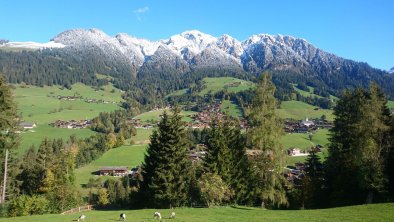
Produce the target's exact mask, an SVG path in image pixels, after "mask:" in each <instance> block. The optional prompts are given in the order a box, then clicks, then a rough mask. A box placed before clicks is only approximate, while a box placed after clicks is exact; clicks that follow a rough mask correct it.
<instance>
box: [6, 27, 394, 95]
mask: <svg viewBox="0 0 394 222" xmlns="http://www.w3.org/2000/svg"><path fill="white" fill-rule="evenodd" d="M2 48H3V49H9V48H20V49H21V48H22V49H23V48H26V49H39V50H35V51H34V50H33V52H29V53H36V54H40V53H41V54H42V55H45V56H43V57H44V58H41V60H45V59H48V58H46V56H52V57H53V56H54V54H56V56H57V57H60V58H63V59H65V58H66V57H72V61H83V62H84V65H83V66H89V68H87V69H86V70H87V71H89V72H96V73H105V74H109V75H111V76H113V77H115V78H123V80H127V81H133V79H135V81H137V82H138V80H140V81H142V82H144V79H145V80H147V79H149V80H151V79H152V78H155V76H156V79H155V81H154V82H157V81H160V80H176V79H179V78H181V77H182V78H183V77H185V76H190V75H193V73H196V72H201V70H204V72H205V73H209V72H218V71H219V72H220V73H222V74H223V73H226V74H223V75H234V73H237V74H240V73H242V75H245V76H248V75H249V76H255V75H258V74H259V73H261V72H263V71H267V70H268V71H271V72H273V74H276V75H277V76H278V78H279V77H280V78H286V79H287V80H288V81H292V82H305V83H307V84H309V85H319V86H321V88H322V89H327V90H329V91H330V93H334V94H335V93H336V94H338V93H339V90H342V89H344V88H348V87H357V86H362V87H365V86H367V85H368V84H369V82H370V81H375V82H377V83H378V84H380V85H381V86H382V88H383V89H384V90H385V91H386V93H388V94H389V95H391V96H394V91H393V90H388V88H394V87H393V86H394V81H393V77H392V75H389V72H387V71H383V70H380V69H375V68H372V67H370V66H369V65H368V64H367V63H363V62H356V61H352V60H349V59H344V58H341V57H338V56H336V55H334V54H332V53H329V52H325V51H323V50H321V49H319V48H317V47H315V46H314V45H312V44H311V43H309V42H307V41H306V40H305V39H302V38H295V37H292V36H283V35H268V34H258V35H253V36H250V37H249V38H247V39H246V40H244V41H239V40H237V39H235V38H233V37H231V36H229V35H222V36H220V37H214V36H211V35H209V34H205V33H202V32H200V31H197V30H192V31H185V32H182V33H181V34H177V35H173V36H171V37H170V38H168V39H162V40H158V41H149V40H146V39H141V38H136V37H133V36H130V35H128V34H125V33H120V34H117V35H116V36H109V35H107V34H106V33H104V32H103V31H101V30H99V29H88V30H87V29H74V30H67V31H64V32H62V33H60V34H58V35H57V36H55V37H54V38H53V39H51V41H50V42H49V43H43V44H39V43H32V42H28V43H21V42H12V41H9V42H8V41H3V42H0V49H2ZM7 53H9V52H7ZM12 53H16V52H12ZM13 56H15V54H13ZM36 56H37V55H36ZM3 58H4V56H3ZM67 59H68V58H67ZM67 59H65V60H67ZM1 60H2V57H0V72H2V73H4V74H5V75H6V76H8V79H11V81H15V79H13V78H10V69H9V68H7V65H4V64H2V62H1ZM23 61H24V60H23V59H22V62H23ZM33 62H34V61H33ZM26 63H27V64H29V62H27V61H26ZM87 63H91V64H90V65H89V64H87ZM96 63H97V64H99V65H96ZM30 65H31V61H30ZM60 65H61V64H60ZM65 66H67V67H69V68H68V69H70V72H72V70H75V69H73V66H74V65H73V64H72V62H71V61H70V62H68V63H67V65H65ZM70 67H71V68H70ZM95 67H96V68H95ZM97 67H100V68H97ZM57 69H58V67H57ZM76 69H78V68H76ZM11 70H12V72H13V73H16V74H18V73H19V72H26V70H25V69H23V71H18V69H15V68H12V69H11ZM38 70H39V69H38ZM209 70H211V71H209ZM62 71H63V72H65V71H64V69H63V68H62ZM391 71H392V70H391ZM46 72H47V73H51V71H50V70H46ZM53 72H54V71H53ZM19 74H20V73H19ZM30 74H31V72H30ZM36 74H37V75H39V74H38V73H36ZM26 75H27V74H26V73H24V74H23V75H22V76H25V77H26ZM33 75H35V74H34V73H33ZM85 75H86V74H85ZM207 75H209V74H207ZM284 76H285V77H284ZM188 78H190V77H188ZM274 78H275V75H274ZM20 81H26V78H25V79H23V78H22V79H21V80H20ZM338 81H340V82H342V84H339V85H338ZM44 84H46V83H45V82H44ZM136 84H137V85H138V83H136ZM179 87H181V86H175V87H173V88H174V89H176V88H179ZM170 88H171V87H170Z"/></svg>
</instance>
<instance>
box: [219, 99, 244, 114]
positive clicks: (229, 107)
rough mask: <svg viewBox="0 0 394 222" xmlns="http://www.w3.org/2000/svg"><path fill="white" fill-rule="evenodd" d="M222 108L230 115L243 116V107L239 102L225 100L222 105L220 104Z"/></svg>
mask: <svg viewBox="0 0 394 222" xmlns="http://www.w3.org/2000/svg"><path fill="white" fill-rule="evenodd" d="M220 109H221V111H222V112H223V113H225V114H227V115H229V116H232V117H237V118H240V117H242V110H241V108H240V107H239V106H238V105H237V104H235V103H234V102H233V101H230V100H223V101H222V105H221V106H220Z"/></svg>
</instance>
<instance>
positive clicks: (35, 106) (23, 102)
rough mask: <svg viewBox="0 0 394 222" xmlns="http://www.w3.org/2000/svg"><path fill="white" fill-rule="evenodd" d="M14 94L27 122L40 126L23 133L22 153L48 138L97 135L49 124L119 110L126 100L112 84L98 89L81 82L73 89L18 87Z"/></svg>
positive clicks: (85, 130)
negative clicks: (61, 97)
mask: <svg viewBox="0 0 394 222" xmlns="http://www.w3.org/2000/svg"><path fill="white" fill-rule="evenodd" d="M14 94H15V101H16V103H17V105H18V113H19V114H20V116H21V118H22V119H23V121H26V122H32V123H35V124H36V125H37V127H36V128H34V129H32V130H26V131H22V132H21V143H20V149H19V150H20V151H19V152H20V153H21V154H22V153H23V152H24V151H25V150H26V149H28V148H29V147H30V146H31V145H32V144H34V145H35V146H36V147H38V145H39V144H40V142H41V140H42V139H43V138H44V137H48V138H51V139H54V138H63V139H65V140H66V139H68V138H69V137H70V136H71V135H73V134H75V135H77V137H79V138H83V137H88V136H91V135H93V133H94V132H93V131H91V130H89V129H64V128H54V127H51V126H49V124H50V123H52V122H54V121H56V120H59V119H60V120H73V119H74V120H81V119H92V118H93V117H96V116H97V115H98V114H99V113H100V112H110V111H113V110H116V109H119V108H120V107H119V105H118V103H119V102H121V101H122V98H121V94H122V92H121V91H120V90H118V89H116V88H114V87H113V86H112V85H111V84H109V85H106V86H102V87H101V88H100V89H97V90H96V89H93V88H92V87H89V86H86V85H84V84H81V83H77V84H74V85H72V89H70V90H69V89H65V88H63V87H60V86H44V87H37V86H25V85H23V86H22V85H15V89H14ZM58 96H81V97H82V99H77V100H72V101H71V100H59V99H58V98H57V97H58ZM85 99H96V100H103V101H106V103H87V102H85V101H84V100H85Z"/></svg>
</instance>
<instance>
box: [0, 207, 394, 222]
mask: <svg viewBox="0 0 394 222" xmlns="http://www.w3.org/2000/svg"><path fill="white" fill-rule="evenodd" d="M155 211H159V212H160V213H161V215H162V217H163V220H162V221H174V222H176V221H179V222H201V221H212V222H232V221H237V222H264V221H270V222H271V221H273V222H276V221H278V222H318V221H319V222H339V221H341V222H361V221H363V222H370V221H371V222H372V221H374V222H375V221H379V222H386V221H387V222H389V221H393V218H394V204H393V203H386V204H369V205H357V206H348V207H338V208H328V209H318V210H264V209H261V208H252V207H242V206H228V207H213V208H175V209H161V210H157V209H142V210H115V211H111V210H105V211H99V210H94V211H89V212H83V214H85V215H86V219H85V222H89V221H90V222H93V221H94V222H107V221H118V220H119V215H120V213H125V214H126V215H127V221H159V220H157V219H156V220H155V219H154V218H153V213H154V212H155ZM171 212H175V213H176V217H175V219H172V220H170V219H167V218H168V216H169V215H170V213H171ZM79 215H81V213H79V214H69V215H54V214H47V215H35V216H26V217H15V218H3V219H0V221H2V222H11V221H12V222H33V221H40V222H66V221H67V222H69V221H76V220H77V218H78V216H79Z"/></svg>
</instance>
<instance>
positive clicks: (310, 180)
mask: <svg viewBox="0 0 394 222" xmlns="http://www.w3.org/2000/svg"><path fill="white" fill-rule="evenodd" d="M305 165H306V168H305V177H304V178H303V183H302V185H303V186H304V187H303V191H304V195H303V196H304V199H305V207H306V208H317V207H321V206H322V202H323V200H324V195H323V194H324V192H323V185H324V175H323V164H322V163H321V161H320V157H319V156H318V155H317V153H316V151H315V150H314V149H313V147H312V149H311V150H310V151H309V155H308V158H307V159H306V162H305Z"/></svg>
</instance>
